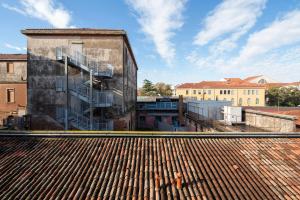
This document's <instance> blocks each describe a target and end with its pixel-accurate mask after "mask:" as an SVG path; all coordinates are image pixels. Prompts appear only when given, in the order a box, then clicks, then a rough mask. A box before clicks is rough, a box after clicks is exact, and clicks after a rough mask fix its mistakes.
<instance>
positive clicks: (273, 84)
mask: <svg viewBox="0 0 300 200" xmlns="http://www.w3.org/2000/svg"><path fill="white" fill-rule="evenodd" d="M265 85H266V86H267V88H274V87H289V86H300V82H291V83H266V84H265Z"/></svg>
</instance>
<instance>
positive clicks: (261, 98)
mask: <svg viewBox="0 0 300 200" xmlns="http://www.w3.org/2000/svg"><path fill="white" fill-rule="evenodd" d="M175 94H176V95H183V96H184V97H192V98H193V99H197V100H215V101H221V100H222V101H224V100H225V101H231V102H232V105H233V106H265V86H263V85H260V84H256V83H249V82H247V81H243V80H241V79H239V78H230V79H225V80H224V81H202V82H199V83H184V84H181V85H179V86H177V87H176V89H175Z"/></svg>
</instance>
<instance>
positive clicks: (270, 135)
mask: <svg viewBox="0 0 300 200" xmlns="http://www.w3.org/2000/svg"><path fill="white" fill-rule="evenodd" d="M0 137H45V138H53V137H78V138H97V137H149V138H153V137H154V138H170V137H176V138H300V133H298V132H292V133H278V132H255V133H254V132H234V133H233V132H222V133H220V132H215V133H211V132H155V131H145V132H142V131H0Z"/></svg>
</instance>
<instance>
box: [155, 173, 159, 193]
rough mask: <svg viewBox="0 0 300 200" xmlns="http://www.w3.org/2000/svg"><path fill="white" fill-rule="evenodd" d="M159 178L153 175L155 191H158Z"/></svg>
mask: <svg viewBox="0 0 300 200" xmlns="http://www.w3.org/2000/svg"><path fill="white" fill-rule="evenodd" d="M159 185H160V184H159V176H158V174H155V190H159Z"/></svg>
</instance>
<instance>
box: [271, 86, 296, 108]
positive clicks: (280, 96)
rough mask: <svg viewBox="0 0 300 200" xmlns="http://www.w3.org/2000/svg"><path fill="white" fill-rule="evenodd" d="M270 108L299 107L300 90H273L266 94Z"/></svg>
mask: <svg viewBox="0 0 300 200" xmlns="http://www.w3.org/2000/svg"><path fill="white" fill-rule="evenodd" d="M266 98H267V104H268V105H269V106H278V104H279V106H289V107H293V106H298V105H300V90H299V89H297V88H285V87H282V88H271V89H269V90H268V91H267V92H266Z"/></svg>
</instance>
